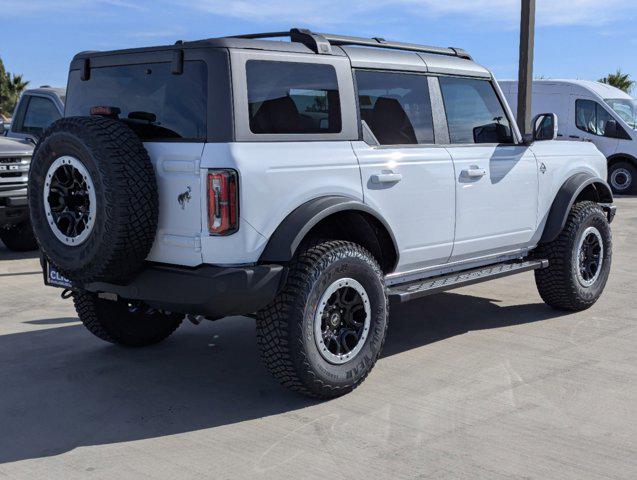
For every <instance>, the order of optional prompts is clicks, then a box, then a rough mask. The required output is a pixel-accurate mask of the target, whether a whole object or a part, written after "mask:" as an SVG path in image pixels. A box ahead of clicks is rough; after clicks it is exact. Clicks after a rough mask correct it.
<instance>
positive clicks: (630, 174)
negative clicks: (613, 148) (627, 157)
mask: <svg viewBox="0 0 637 480" xmlns="http://www.w3.org/2000/svg"><path fill="white" fill-rule="evenodd" d="M621 172H624V173H623V174H622V173H621ZM618 174H619V178H618V179H617V180H619V179H622V180H623V179H626V182H625V183H621V184H617V183H618V182H615V181H613V176H614V175H618ZM608 184H609V185H610V187H611V189H612V191H613V193H615V194H617V195H633V194H635V193H637V166H635V164H634V163H631V162H617V163H613V164H612V165H611V166H609V167H608Z"/></svg>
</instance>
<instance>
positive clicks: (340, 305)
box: [314, 278, 371, 364]
mask: <svg viewBox="0 0 637 480" xmlns="http://www.w3.org/2000/svg"><path fill="white" fill-rule="evenodd" d="M370 320H371V310H370V306H369V298H368V296H367V292H366V291H365V289H364V288H363V286H362V285H361V284H360V283H359V282H357V281H356V280H353V279H351V278H345V279H340V280H337V281H336V282H334V283H333V284H332V285H330V287H328V288H327V289H326V291H325V292H324V293H323V296H322V297H321V300H320V302H319V309H318V311H317V313H316V316H315V329H314V332H315V339H316V343H317V347H318V348H319V352H320V353H321V356H323V358H324V359H326V360H327V361H328V362H330V363H335V364H341V363H345V362H348V361H350V360H352V359H353V358H354V357H355V356H356V355H357V354H358V353H359V352H360V350H361V349H362V347H363V345H364V343H365V340H366V338H367V334H368V332H369V326H370Z"/></svg>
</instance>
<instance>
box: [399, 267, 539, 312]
mask: <svg viewBox="0 0 637 480" xmlns="http://www.w3.org/2000/svg"><path fill="white" fill-rule="evenodd" d="M548 266H549V261H548V260H527V261H515V262H505V263H498V264H495V265H489V266H487V267H481V268H476V269H474V270H466V271H464V272H454V273H449V274H446V275H440V276H437V277H431V278H427V279H424V280H417V281H415V282H409V283H403V284H400V285H395V286H393V287H390V288H389V292H388V293H389V298H390V300H391V301H393V302H401V303H402V302H408V301H409V300H414V299H416V298H420V297H424V296H426V295H431V294H433V293H439V292H444V291H445V290H452V289H454V288H459V287H466V286H467V285H473V284H474V283H480V282H485V281H487V280H494V279H496V278H501V277H508V276H509V275H514V274H516V273H522V272H527V271H529V270H537V269H539V268H546V267H548Z"/></svg>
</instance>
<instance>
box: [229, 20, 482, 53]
mask: <svg viewBox="0 0 637 480" xmlns="http://www.w3.org/2000/svg"><path fill="white" fill-rule="evenodd" d="M280 37H289V38H290V40H291V41H292V42H299V43H302V44H304V45H305V46H307V47H308V48H311V49H312V50H314V51H315V52H316V53H321V54H330V53H332V49H331V46H332V45H340V46H346V45H356V46H362V47H376V48H388V49H392V50H406V51H411V52H420V53H433V54H436V55H447V56H451V57H459V58H464V59H466V60H472V58H471V55H469V54H468V53H467V52H466V51H464V50H462V49H461V48H451V47H450V48H443V47H431V46H427V45H418V44H415V43H402V42H392V41H387V40H385V39H384V38H380V37H374V38H362V37H349V36H346V35H333V34H329V33H315V32H312V31H310V30H307V29H302V28H293V29H291V30H290V31H289V32H266V33H249V34H247V35H234V36H232V37H228V38H246V39H258V38H280Z"/></svg>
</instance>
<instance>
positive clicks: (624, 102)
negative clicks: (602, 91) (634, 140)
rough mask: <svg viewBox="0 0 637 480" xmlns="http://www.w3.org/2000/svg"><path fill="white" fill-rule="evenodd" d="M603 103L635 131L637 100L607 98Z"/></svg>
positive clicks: (636, 127) (636, 124)
mask: <svg viewBox="0 0 637 480" xmlns="http://www.w3.org/2000/svg"><path fill="white" fill-rule="evenodd" d="M605 102H606V103H607V104H608V105H609V106H610V108H612V109H613V110H614V111H615V113H617V115H619V116H620V117H621V118H622V120H623V121H625V122H626V123H627V124H628V126H629V127H630V128H632V129H633V130H637V100H632V99H627V98H608V99H606V100H605Z"/></svg>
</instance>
